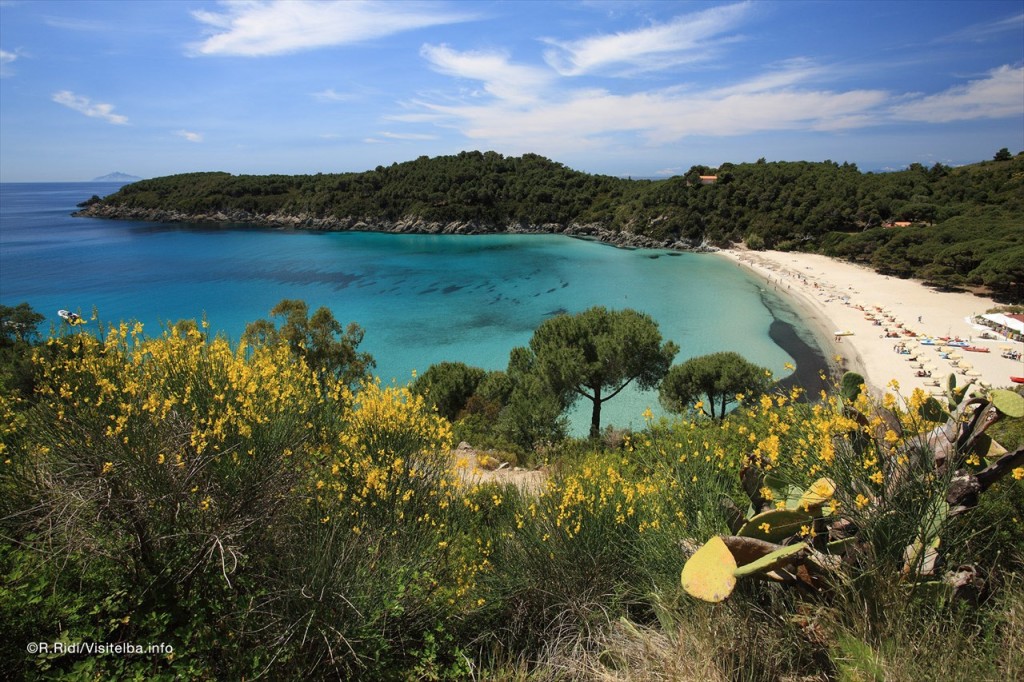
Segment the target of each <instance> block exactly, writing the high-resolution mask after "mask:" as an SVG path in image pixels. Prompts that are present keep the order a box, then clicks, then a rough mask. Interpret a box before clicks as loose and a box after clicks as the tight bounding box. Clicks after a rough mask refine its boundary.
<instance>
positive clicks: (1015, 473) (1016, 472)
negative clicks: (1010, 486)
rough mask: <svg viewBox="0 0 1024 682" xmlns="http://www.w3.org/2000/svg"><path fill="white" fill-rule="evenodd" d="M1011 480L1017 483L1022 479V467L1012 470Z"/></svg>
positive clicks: (1023, 474)
mask: <svg viewBox="0 0 1024 682" xmlns="http://www.w3.org/2000/svg"><path fill="white" fill-rule="evenodd" d="M1013 478H1014V480H1016V481H1019V480H1020V479H1022V478H1024V467H1017V468H1016V469H1014V470H1013Z"/></svg>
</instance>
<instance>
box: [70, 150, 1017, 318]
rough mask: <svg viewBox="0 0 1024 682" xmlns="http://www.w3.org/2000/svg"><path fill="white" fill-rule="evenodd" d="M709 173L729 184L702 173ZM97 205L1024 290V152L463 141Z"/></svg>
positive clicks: (94, 205)
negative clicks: (767, 260) (743, 150)
mask: <svg viewBox="0 0 1024 682" xmlns="http://www.w3.org/2000/svg"><path fill="white" fill-rule="evenodd" d="M708 175H715V176H716V177H717V180H716V181H715V182H713V183H710V184H706V183H702V182H701V180H700V177H701V176H708ZM83 206H84V209H85V210H84V211H83V212H82V215H93V216H101V217H115V218H117V217H124V218H135V219H138V218H145V217H150V218H155V219H160V220H167V219H171V220H197V219H198V220H218V221H226V222H250V221H251V222H258V223H262V224H281V225H294V226H298V227H311V228H319V229H353V228H356V229H398V230H404V231H410V230H411V231H415V230H423V229H430V226H429V224H433V226H434V228H433V229H437V227H436V226H438V225H452V224H460V225H462V226H463V228H462V229H461V230H460V231H475V232H487V231H505V230H514V229H541V230H545V231H552V232H563V231H570V232H576V233H578V232H579V228H580V227H586V228H589V229H591V230H595V231H597V232H598V233H599V234H600V235H601V236H602V237H605V238H607V237H609V236H615V235H620V236H621V235H629V236H632V237H637V238H641V239H642V240H644V241H643V242H641V243H653V244H658V245H665V246H677V247H680V246H686V245H689V246H697V245H701V244H711V245H728V244H733V243H738V242H745V243H746V244H747V245H748V246H749V247H751V248H756V249H762V248H771V249H780V250H803V251H814V252H820V253H824V254H826V255H829V256H833V257H839V258H844V259H848V260H852V261H856V262H859V263H864V264H866V265H869V266H871V267H873V268H875V269H877V270H879V271H881V272H884V273H886V274H891V275H896V276H900V277H915V278H919V279H922V280H924V281H925V282H927V283H929V284H932V285H935V286H939V287H944V288H983V289H987V290H988V291H989V292H991V293H992V294H993V295H994V296H996V297H998V298H1001V299H1005V300H1010V301H1020V300H1022V299H1024V229H1022V228H1024V153H1020V154H1017V156H1015V157H1014V156H1012V155H1010V153H1009V152H1008V151H1007V150H1005V149H1004V150H1000V152H999V153H998V154H996V155H995V158H994V159H993V160H991V161H984V162H981V163H977V164H972V165H969V166H962V167H959V168H951V167H949V166H944V165H942V164H935V165H934V166H932V167H931V168H926V167H925V166H922V165H921V164H917V163H914V164H911V165H910V166H909V167H908V168H907V169H906V170H902V171H898V172H891V173H864V172H861V171H860V170H859V169H858V168H857V166H856V165H854V164H850V163H843V164H838V163H835V162H832V161H824V162H771V163H768V162H766V161H764V160H763V159H761V160H759V161H757V162H756V163H741V164H732V163H725V164H722V165H721V166H720V167H719V168H717V169H715V168H709V167H706V166H694V167H692V168H691V169H690V170H689V171H688V172H687V173H685V174H684V175H681V176H676V177H672V178H669V179H666V180H632V179H625V178H617V177H611V176H606V175H592V174H588V173H582V172H578V171H574V170H572V169H570V168H567V167H566V166H564V165H562V164H559V163H556V162H554V161H551V160H549V159H546V158H544V157H541V156H538V155H536V154H526V155H524V156H521V157H505V156H503V155H501V154H498V153H496V152H483V153H482V152H463V153H461V154H458V155H455V156H442V157H436V158H428V157H426V156H422V157H420V158H418V159H416V160H415V161H409V162H406V163H396V164H392V165H391V166H387V167H384V166H378V167H377V168H376V169H374V170H372V171H367V172H364V173H341V174H316V175H299V176H286V175H268V176H252V175H231V174H229V173H188V174H183V175H174V176H168V177H163V178H155V179H152V180H144V181H141V182H136V183H133V184H130V185H127V186H125V187H123V188H122V189H121V190H120V191H119V192H117V193H115V194H113V195H111V196H109V197H106V198H105V199H102V200H100V199H99V198H98V197H94V198H93V199H91V200H90V201H88V202H84V204H83ZM286 218H287V220H286ZM360 223H363V224H360ZM397 223H403V225H398V226H396V224H397ZM897 223H901V224H902V223H909V225H901V226H896V224H897ZM410 225H411V227H410Z"/></svg>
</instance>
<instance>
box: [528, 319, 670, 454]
mask: <svg viewBox="0 0 1024 682" xmlns="http://www.w3.org/2000/svg"><path fill="white" fill-rule="evenodd" d="M677 352H679V347H678V346H677V345H676V344H674V343H672V342H671V341H667V342H665V343H662V340H661V332H660V331H659V329H658V323H657V322H655V321H654V320H653V319H652V318H651V317H650V316H649V315H646V314H644V313H639V312H637V311H635V310H630V309H626V310H619V311H610V310H607V309H606V308H603V307H600V306H598V307H594V308H590V309H589V310H585V311H583V312H582V313H579V314H577V315H559V316H557V317H553V318H551V319H549V320H547V321H545V322H544V323H543V324H541V326H540V327H538V328H537V330H536V331H535V332H534V333H533V337H532V338H531V339H530V345H529V349H528V351H527V353H528V354H529V355H530V356H532V357H531V358H530V361H529V362H528V364H530V365H531V366H532V371H534V372H537V373H538V374H539V376H540V377H542V378H543V381H544V384H545V385H546V386H547V387H548V389H549V391H550V393H551V394H553V395H555V396H558V397H559V398H560V399H561V400H562V401H563V402H564V403H565V407H568V406H570V405H572V404H573V403H574V402H575V401H576V400H578V399H579V398H580V397H583V398H586V399H587V400H589V401H591V403H593V410H592V411H591V419H590V436H591V437H592V438H596V437H598V436H599V435H600V433H601V406H602V405H603V404H604V403H605V401H607V400H611V399H612V398H614V397H615V396H617V395H618V394H619V393H620V392H621V391H622V389H624V388H626V386H628V385H630V384H631V383H634V382H636V384H637V385H638V386H639V387H640V388H645V389H647V388H654V387H655V386H657V384H658V382H659V381H661V378H662V377H663V376H665V372H667V371H668V368H669V366H670V365H671V364H672V358H674V357H675V355H676V353H677Z"/></svg>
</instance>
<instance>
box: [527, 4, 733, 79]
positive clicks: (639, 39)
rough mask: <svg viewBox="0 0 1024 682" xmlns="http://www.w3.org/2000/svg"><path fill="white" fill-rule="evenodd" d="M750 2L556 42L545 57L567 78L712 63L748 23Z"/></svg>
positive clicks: (548, 40)
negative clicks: (720, 48) (743, 23)
mask: <svg viewBox="0 0 1024 682" xmlns="http://www.w3.org/2000/svg"><path fill="white" fill-rule="evenodd" d="M751 8H752V4H751V3H750V2H743V3H738V4H734V5H725V6H722V7H713V8H711V9H706V10H702V11H700V12H694V13H692V14H685V15H682V16H679V17H676V18H674V19H672V20H671V21H669V22H667V23H664V24H657V25H653V26H649V27H647V28H641V29H638V30H635V31H630V32H620V33H614V34H611V35H601V36H595V37H591V38H583V39H581V40H573V41H559V40H555V39H552V38H548V39H545V42H547V43H548V44H550V45H552V46H553V48H554V49H551V50H548V51H546V52H545V53H544V58H545V59H546V60H547V62H548V64H550V65H551V67H552V68H554V69H555V70H556V71H558V72H559V73H560V74H562V75H563V76H579V75H583V74H587V73H595V72H600V71H606V70H608V69H609V68H610V67H616V68H621V67H623V66H625V67H628V71H655V70H661V69H665V68H668V67H671V66H677V65H679V64H684V63H690V62H699V61H706V60H709V59H712V58H713V57H714V56H715V54H716V47H717V45H719V44H721V43H723V42H728V41H733V40H735V39H736V38H735V37H733V36H727V35H725V34H727V33H728V32H729V31H732V30H734V29H735V28H736V27H737V26H738V24H739V23H740V22H741V21H742V20H743V19H744V18H746V16H747V15H748V14H749V12H750V10H751Z"/></svg>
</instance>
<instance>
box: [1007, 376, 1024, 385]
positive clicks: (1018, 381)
mask: <svg viewBox="0 0 1024 682" xmlns="http://www.w3.org/2000/svg"><path fill="white" fill-rule="evenodd" d="M1010 381H1012V382H1013V383H1015V384H1024V377H1010Z"/></svg>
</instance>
